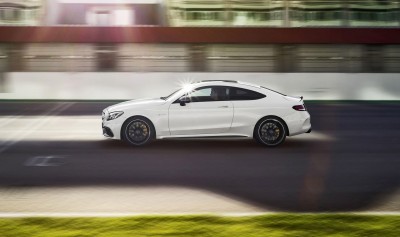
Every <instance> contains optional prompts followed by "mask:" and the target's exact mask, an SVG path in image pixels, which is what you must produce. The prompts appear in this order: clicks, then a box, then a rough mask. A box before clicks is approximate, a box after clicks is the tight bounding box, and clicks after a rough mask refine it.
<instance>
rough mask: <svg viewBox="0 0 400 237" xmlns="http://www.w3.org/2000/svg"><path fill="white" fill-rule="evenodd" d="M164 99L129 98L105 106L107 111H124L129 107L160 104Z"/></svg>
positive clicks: (147, 106)
mask: <svg viewBox="0 0 400 237" xmlns="http://www.w3.org/2000/svg"><path fill="white" fill-rule="evenodd" d="M164 103H165V100H163V99H160V98H152V99H138V100H129V101H125V102H122V103H118V104H115V105H111V106H109V107H107V110H108V111H124V110H127V109H131V108H149V107H153V106H157V105H162V104H164Z"/></svg>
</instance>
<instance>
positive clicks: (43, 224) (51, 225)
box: [0, 214, 400, 237]
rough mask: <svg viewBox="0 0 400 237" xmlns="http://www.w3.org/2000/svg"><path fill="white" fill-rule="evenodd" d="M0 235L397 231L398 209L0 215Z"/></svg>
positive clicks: (388, 236) (388, 235)
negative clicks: (373, 212) (247, 213)
mask: <svg viewBox="0 0 400 237" xmlns="http://www.w3.org/2000/svg"><path fill="white" fill-rule="evenodd" d="M0 236H1V237H11V236H12V237H14V236H18V237H25V236H29V237H31V236H32V237H33V236H34V237H36V236H37V237H49V236H57V237H67V236H68V237H72V236H73V237H77V236H79V237H88V236H96V237H117V236H118V237H119V236H129V237H136V236H140V237H144V236H164V237H165V236H174V237H181V236H190V237H196V236H212V237H222V236H223V237H232V236H244V237H258V236H273V237H275V236H285V237H291V236H293V237H294V236H296V237H297V236H307V237H308V236H332V237H333V236H334V237H338V236H368V237H371V236H372V237H374V236H376V237H383V236H384V237H392V236H393V237H398V236H400V215H358V214H269V215H261V216H247V217H225V216H222V217H221V216H207V215H193V216H185V215H182V216H181V215H178V216H135V217H120V218H111V217H110V218H108V217H107V218H103V217H79V218H50V217H44V218H42V217H32V218H0Z"/></svg>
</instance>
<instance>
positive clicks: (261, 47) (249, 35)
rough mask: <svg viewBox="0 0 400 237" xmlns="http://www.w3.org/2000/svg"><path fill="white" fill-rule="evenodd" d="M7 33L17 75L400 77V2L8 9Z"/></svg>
mask: <svg viewBox="0 0 400 237" xmlns="http://www.w3.org/2000/svg"><path fill="white" fill-rule="evenodd" d="M0 24H2V25H3V27H0V64H1V65H0V68H7V70H9V71H16V72H20V71H23V72H47V71H55V72H57V71H85V72H94V71H121V72H191V71H198V72H307V73H308V72H309V73H313V72H327V73H330V72H343V73H360V72H382V73H393V72H400V38H399V37H400V0H399V1H397V0H395V1H389V0H319V1H317V0H302V1H294V0H285V1H283V0H116V1H110V0H81V1H78V0H47V1H45V0H43V1H41V0H36V1H35V0H25V1H23V0H20V1H0ZM13 26H15V27H13ZM21 26H35V27H23V28H21ZM181 26H182V27H181Z"/></svg>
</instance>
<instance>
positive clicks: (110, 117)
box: [107, 111, 124, 120]
mask: <svg viewBox="0 0 400 237" xmlns="http://www.w3.org/2000/svg"><path fill="white" fill-rule="evenodd" d="M123 114H124V112H122V111H114V112H110V114H109V115H108V118H107V120H113V119H116V118H118V117H119V116H121V115H123Z"/></svg>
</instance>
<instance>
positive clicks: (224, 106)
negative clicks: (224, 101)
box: [218, 105, 229, 108]
mask: <svg viewBox="0 0 400 237" xmlns="http://www.w3.org/2000/svg"><path fill="white" fill-rule="evenodd" d="M218 108H229V106H227V105H223V106H219V107H218Z"/></svg>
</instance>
